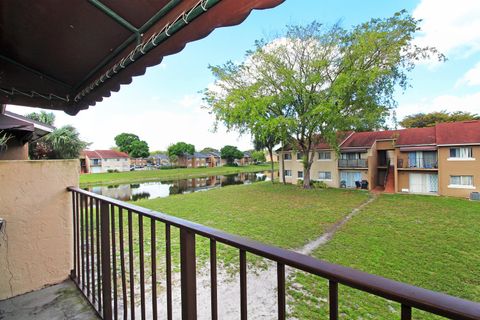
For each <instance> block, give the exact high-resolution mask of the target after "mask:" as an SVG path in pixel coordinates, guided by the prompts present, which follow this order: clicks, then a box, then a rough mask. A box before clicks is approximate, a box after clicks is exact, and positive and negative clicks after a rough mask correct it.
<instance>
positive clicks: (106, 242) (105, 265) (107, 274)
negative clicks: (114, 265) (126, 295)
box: [100, 201, 112, 320]
mask: <svg viewBox="0 0 480 320" xmlns="http://www.w3.org/2000/svg"><path fill="white" fill-rule="evenodd" d="M100 229H101V235H100V237H101V253H102V257H101V259H102V300H103V312H102V314H103V319H104V320H111V319H112V283H111V281H112V273H111V269H110V268H111V258H110V211H109V205H108V202H105V201H100Z"/></svg>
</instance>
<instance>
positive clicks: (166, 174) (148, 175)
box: [79, 164, 278, 188]
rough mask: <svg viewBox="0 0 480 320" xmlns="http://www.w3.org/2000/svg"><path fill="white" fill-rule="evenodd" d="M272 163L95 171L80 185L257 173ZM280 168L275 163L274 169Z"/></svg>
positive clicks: (91, 185) (85, 175)
mask: <svg viewBox="0 0 480 320" xmlns="http://www.w3.org/2000/svg"><path fill="white" fill-rule="evenodd" d="M270 168H271V167H270V164H268V165H265V164H262V165H249V166H244V167H226V166H224V167H214V168H184V169H156V170H142V171H129V172H118V173H93V174H84V175H81V176H80V183H79V185H80V187H81V188H88V187H98V186H108V185H117V184H128V183H142V182H153V181H173V180H181V179H193V178H206V177H209V176H214V175H229V174H237V173H255V172H263V171H270ZM277 170H278V165H277V164H275V167H274V171H277Z"/></svg>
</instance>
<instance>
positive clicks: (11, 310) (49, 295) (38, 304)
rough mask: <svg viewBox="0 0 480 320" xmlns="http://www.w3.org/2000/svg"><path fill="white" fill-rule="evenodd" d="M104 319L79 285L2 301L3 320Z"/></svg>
mask: <svg viewBox="0 0 480 320" xmlns="http://www.w3.org/2000/svg"><path fill="white" fill-rule="evenodd" d="M17 319H18V320H30V319H39V320H60V319H62V320H63V319H72V320H87V319H89V320H90V319H93V320H97V319H100V318H99V317H98V316H97V314H96V312H95V311H94V310H93V308H92V307H91V306H90V304H89V303H88V302H87V301H86V300H85V298H84V297H83V295H82V293H80V291H79V290H78V289H77V287H76V286H75V284H74V283H73V282H72V281H70V280H66V281H64V282H62V283H59V284H56V285H53V286H50V287H47V288H44V289H40V290H37V291H33V292H29V293H26V294H22V295H20V296H16V297H13V298H10V299H7V300H3V301H0V320H17Z"/></svg>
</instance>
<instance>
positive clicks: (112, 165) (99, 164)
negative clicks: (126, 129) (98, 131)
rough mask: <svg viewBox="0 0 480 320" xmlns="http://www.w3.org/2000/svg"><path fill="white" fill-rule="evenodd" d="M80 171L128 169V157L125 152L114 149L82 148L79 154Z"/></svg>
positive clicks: (98, 171) (95, 171) (93, 171)
mask: <svg viewBox="0 0 480 320" xmlns="http://www.w3.org/2000/svg"><path fill="white" fill-rule="evenodd" d="M80 169H81V173H100V172H108V171H115V170H116V171H119V172H122V171H129V170H130V158H129V156H128V154H126V153H125V152H120V151H115V150H84V151H82V154H81V156H80Z"/></svg>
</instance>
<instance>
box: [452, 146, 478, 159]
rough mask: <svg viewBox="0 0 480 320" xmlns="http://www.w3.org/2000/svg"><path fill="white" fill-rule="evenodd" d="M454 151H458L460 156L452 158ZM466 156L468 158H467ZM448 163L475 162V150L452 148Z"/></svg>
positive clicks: (470, 148)
mask: <svg viewBox="0 0 480 320" xmlns="http://www.w3.org/2000/svg"><path fill="white" fill-rule="evenodd" d="M452 149H458V150H459V151H458V153H459V156H458V157H452V156H451V152H452ZM465 155H466V156H465ZM448 156H449V157H448V158H447V160H448V161H473V160H475V158H474V157H473V148H472V147H451V148H449V149H448Z"/></svg>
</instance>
